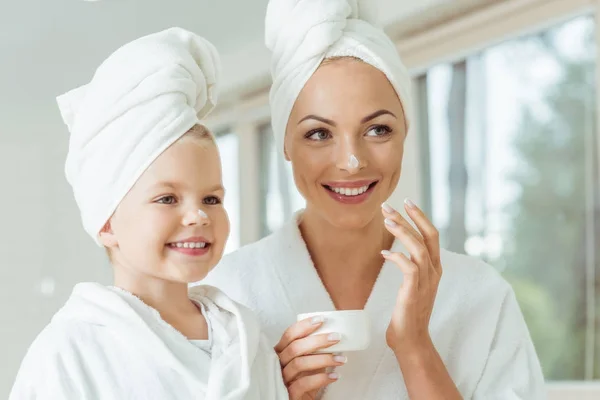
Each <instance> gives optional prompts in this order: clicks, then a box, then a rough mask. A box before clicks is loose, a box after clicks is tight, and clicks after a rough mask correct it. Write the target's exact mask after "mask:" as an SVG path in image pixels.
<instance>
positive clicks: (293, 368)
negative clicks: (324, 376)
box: [283, 354, 347, 385]
mask: <svg viewBox="0 0 600 400" xmlns="http://www.w3.org/2000/svg"><path fill="white" fill-rule="evenodd" d="M346 361H347V358H346V357H345V356H341V355H335V354H314V355H308V356H303V357H296V358H294V359H293V360H292V361H291V362H290V363H289V364H288V365H286V367H285V368H284V369H283V380H284V382H285V384H286V385H288V384H289V383H290V382H292V381H295V380H296V379H298V378H299V377H300V376H302V375H306V373H310V372H312V373H314V372H317V371H319V370H325V369H326V368H329V367H339V366H342V365H344V364H345V363H346Z"/></svg>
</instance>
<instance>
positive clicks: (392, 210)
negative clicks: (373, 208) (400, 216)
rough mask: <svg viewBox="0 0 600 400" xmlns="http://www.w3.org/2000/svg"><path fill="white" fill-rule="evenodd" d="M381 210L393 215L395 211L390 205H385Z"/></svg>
mask: <svg viewBox="0 0 600 400" xmlns="http://www.w3.org/2000/svg"><path fill="white" fill-rule="evenodd" d="M381 208H383V209H384V210H385V212H387V213H393V212H394V211H395V210H394V209H393V208H392V206H390V205H389V204H388V203H383V204H382V205H381Z"/></svg>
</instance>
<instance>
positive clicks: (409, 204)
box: [404, 197, 417, 208]
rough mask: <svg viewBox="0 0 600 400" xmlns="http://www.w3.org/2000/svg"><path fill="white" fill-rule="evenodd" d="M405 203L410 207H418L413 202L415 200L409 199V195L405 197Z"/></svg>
mask: <svg viewBox="0 0 600 400" xmlns="http://www.w3.org/2000/svg"><path fill="white" fill-rule="evenodd" d="M404 204H406V205H407V206H408V207H410V208H415V207H417V206H416V205H415V203H413V202H412V200H411V199H409V198H408V197H407V198H406V199H404Z"/></svg>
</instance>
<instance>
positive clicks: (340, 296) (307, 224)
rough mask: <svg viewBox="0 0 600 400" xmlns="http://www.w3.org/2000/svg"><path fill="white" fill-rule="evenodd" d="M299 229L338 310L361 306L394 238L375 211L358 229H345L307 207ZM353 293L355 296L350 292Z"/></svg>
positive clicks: (381, 217)
mask: <svg viewBox="0 0 600 400" xmlns="http://www.w3.org/2000/svg"><path fill="white" fill-rule="evenodd" d="M299 227H300V232H301V233H302V237H303V239H304V241H305V243H306V247H307V249H308V251H309V253H310V256H311V258H312V260H313V263H314V265H315V268H316V270H317V273H318V274H319V277H320V278H321V280H322V282H323V285H324V286H325V288H326V289H327V291H328V292H329V295H330V297H331V299H332V300H333V302H334V304H335V305H336V307H337V308H338V309H347V308H352V309H356V308H363V307H364V305H365V303H366V301H367V299H368V297H369V295H370V293H371V290H372V288H373V285H374V284H375V282H376V280H377V277H378V276H379V272H380V271H381V267H382V266H383V262H384V259H383V257H382V256H381V253H380V252H381V250H384V249H389V248H390V247H391V246H392V243H393V242H394V237H393V235H391V234H390V233H389V232H388V231H387V230H386V229H385V227H384V224H383V216H381V215H380V214H378V215H377V216H376V217H375V218H373V220H372V221H370V222H369V223H367V224H366V225H364V226H363V227H361V228H357V229H347V228H341V227H338V226H335V225H333V224H331V223H330V222H329V221H327V220H326V219H324V218H323V217H321V216H320V215H319V214H317V213H315V212H311V211H310V210H308V209H307V210H306V211H305V212H304V214H303V215H302V218H301V222H300V226H299ZM353 293H354V296H353V295H352V294H353Z"/></svg>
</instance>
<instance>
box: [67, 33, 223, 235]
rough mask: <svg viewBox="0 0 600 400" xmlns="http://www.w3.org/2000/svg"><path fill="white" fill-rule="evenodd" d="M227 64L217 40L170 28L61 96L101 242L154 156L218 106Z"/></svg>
mask: <svg viewBox="0 0 600 400" xmlns="http://www.w3.org/2000/svg"><path fill="white" fill-rule="evenodd" d="M220 68H221V67H220V60H219V56H218V53H217V51H216V49H215V47H214V46H213V45H212V44H211V43H209V42H208V41H207V40H205V39H203V38H202V37H200V36H198V35H196V34H194V33H191V32H188V31H185V30H183V29H180V28H171V29H168V30H165V31H162V32H159V33H155V34H152V35H149V36H145V37H142V38H140V39H137V40H135V41H133V42H131V43H128V44H126V45H125V46H123V47H121V48H120V49H118V50H117V51H116V52H114V53H113V54H112V55H111V56H109V57H108V59H106V61H104V62H103V63H102V65H100V67H99V68H98V70H97V71H96V73H95V75H94V77H93V79H92V81H91V82H90V83H89V84H87V85H85V86H82V87H80V88H77V89H74V90H72V91H70V92H68V93H66V94H64V95H62V96H59V97H58V98H57V101H58V105H59V108H60V111H61V114H62V117H63V120H64V121H65V123H66V124H67V126H68V128H69V131H70V133H71V137H70V142H69V153H68V156H67V162H66V166H65V173H66V176H67V180H68V181H69V183H70V184H71V186H72V187H73V192H74V194H75V199H76V201H77V204H78V206H79V209H80V211H81V216H82V220H83V225H84V227H85V229H86V231H87V232H88V233H89V234H90V236H92V238H94V240H95V241H96V242H97V243H98V233H99V232H100V230H101V229H102V227H103V226H104V224H105V223H106V221H107V220H108V219H109V218H110V216H111V215H112V213H113V212H114V211H115V209H116V207H117V205H118V204H119V203H120V202H121V200H122V199H123V197H124V196H125V194H127V192H128V191H129V190H130V189H131V187H132V186H133V185H134V183H135V182H136V181H137V179H138V178H139V177H140V175H142V173H143V172H144V171H145V170H146V168H147V167H148V166H149V165H150V164H151V163H152V161H154V160H155V159H156V158H157V157H158V156H159V155H160V154H161V153H162V152H163V151H164V150H165V149H166V148H167V147H169V146H170V145H171V144H172V143H173V142H175V141H176V140H177V139H179V138H180V137H181V136H182V135H183V134H184V133H185V132H187V131H188V130H189V129H190V128H191V127H192V126H194V125H195V124H196V123H198V122H199V119H201V118H203V117H204V116H206V114H207V113H208V112H210V111H211V110H212V109H213V107H214V106H215V104H216V102H217V83H218V78H219V71H220Z"/></svg>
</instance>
